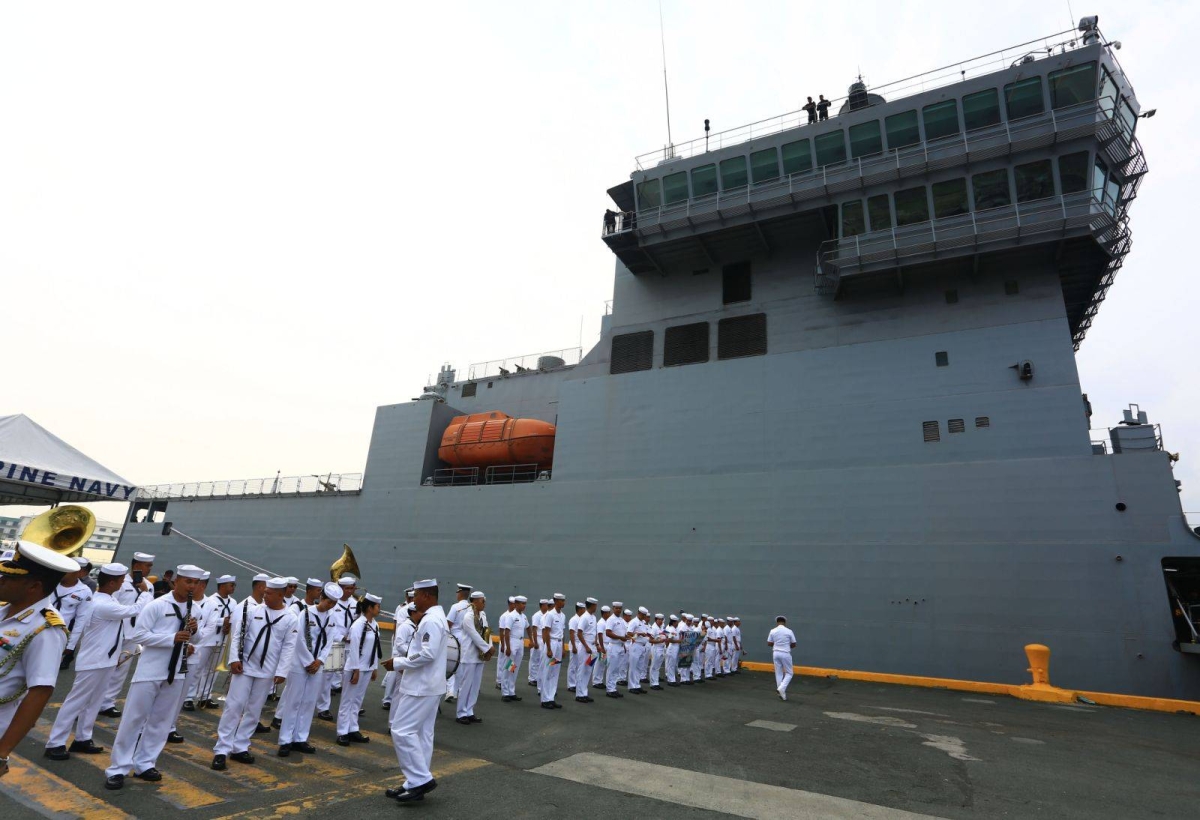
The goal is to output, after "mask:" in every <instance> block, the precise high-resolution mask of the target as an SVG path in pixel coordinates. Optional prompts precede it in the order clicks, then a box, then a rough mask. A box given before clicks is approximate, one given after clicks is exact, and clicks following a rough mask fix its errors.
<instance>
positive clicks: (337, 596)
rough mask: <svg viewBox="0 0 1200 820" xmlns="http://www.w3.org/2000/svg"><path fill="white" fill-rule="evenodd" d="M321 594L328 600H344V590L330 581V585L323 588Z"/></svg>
mask: <svg viewBox="0 0 1200 820" xmlns="http://www.w3.org/2000/svg"><path fill="white" fill-rule="evenodd" d="M321 594H322V595H324V596H325V597H326V598H331V599H333V600H334V601H340V600H341V599H342V588H341V587H340V586H338V585H337V584H335V583H334V582H333V581H330V582H329V583H328V584H326V585H325V586H323V587H321Z"/></svg>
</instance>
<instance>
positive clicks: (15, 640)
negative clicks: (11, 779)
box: [0, 541, 79, 777]
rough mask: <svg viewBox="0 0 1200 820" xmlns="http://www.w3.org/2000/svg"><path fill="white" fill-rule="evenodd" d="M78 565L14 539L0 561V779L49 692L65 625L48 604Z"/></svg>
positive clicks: (55, 677)
mask: <svg viewBox="0 0 1200 820" xmlns="http://www.w3.org/2000/svg"><path fill="white" fill-rule="evenodd" d="M78 569H79V565H78V564H77V563H75V562H74V561H73V560H71V559H70V558H67V557H65V556H62V555H59V554H58V553H57V552H54V551H53V550H49V549H46V548H45V547H42V546H39V545H37V544H31V543H30V542H28V541H18V542H17V547H16V549H15V550H14V551H13V556H12V557H11V558H9V559H8V560H6V561H4V562H2V563H0V601H7V603H5V604H0V649H2V650H3V651H2V652H0V777H3V776H4V775H5V774H7V773H8V757H9V755H10V754H11V753H12V751H13V749H15V748H16V747H17V744H18V743H20V742H21V740H22V739H24V737H25V735H26V734H27V733H28V732H29V730H30V729H32V728H33V725H34V724H35V723H37V719H38V718H39V717H40V716H41V714H42V710H43V709H45V708H46V704H47V703H48V702H49V701H50V696H51V695H52V694H54V684H55V682H56V681H57V680H58V667H59V664H61V663H62V658H63V650H64V649H65V648H66V646H67V627H66V624H64V623H63V620H62V618H61V617H59V614H58V612H56V611H55V610H54V608H53V607H52V606H50V596H51V593H52V592H53V590H54V588H55V587H57V586H58V584H59V583H60V582H61V581H62V579H63V576H64V575H66V574H67V573H68V572H75V571H77V570H78Z"/></svg>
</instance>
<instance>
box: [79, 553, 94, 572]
mask: <svg viewBox="0 0 1200 820" xmlns="http://www.w3.org/2000/svg"><path fill="white" fill-rule="evenodd" d="M75 563H76V564H79V568H80V569H85V568H86V567H90V566H91V565H92V562H91V561H89V560H88V559H86V558H84V557H83V556H82V555H76V556H75Z"/></svg>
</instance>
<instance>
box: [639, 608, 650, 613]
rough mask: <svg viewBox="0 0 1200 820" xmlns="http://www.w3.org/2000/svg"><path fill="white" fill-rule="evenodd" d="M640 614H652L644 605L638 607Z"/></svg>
mask: <svg viewBox="0 0 1200 820" xmlns="http://www.w3.org/2000/svg"><path fill="white" fill-rule="evenodd" d="M638 614H639V615H649V614H650V610H648V609H646V607H644V606H639V607H638Z"/></svg>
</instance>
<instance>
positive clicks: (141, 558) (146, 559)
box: [133, 552, 154, 564]
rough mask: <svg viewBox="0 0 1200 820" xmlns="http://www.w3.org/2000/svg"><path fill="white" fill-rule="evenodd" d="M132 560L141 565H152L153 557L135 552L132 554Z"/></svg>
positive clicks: (146, 553)
mask: <svg viewBox="0 0 1200 820" xmlns="http://www.w3.org/2000/svg"><path fill="white" fill-rule="evenodd" d="M133 560H134V561H138V562H139V563H143V564H153V563H154V556H153V555H151V554H150V553H148V552H135V553H134V554H133Z"/></svg>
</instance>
